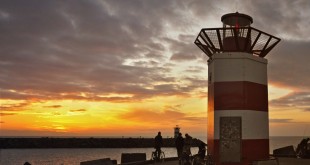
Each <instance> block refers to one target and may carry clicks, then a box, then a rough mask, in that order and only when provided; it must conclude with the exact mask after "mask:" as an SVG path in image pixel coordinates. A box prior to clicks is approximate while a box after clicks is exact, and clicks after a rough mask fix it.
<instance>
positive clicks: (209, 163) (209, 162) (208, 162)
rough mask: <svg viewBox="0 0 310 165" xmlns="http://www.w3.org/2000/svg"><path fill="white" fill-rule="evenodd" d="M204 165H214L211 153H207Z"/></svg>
mask: <svg viewBox="0 0 310 165" xmlns="http://www.w3.org/2000/svg"><path fill="white" fill-rule="evenodd" d="M206 165H214V161H213V158H212V155H211V154H207V159H206Z"/></svg>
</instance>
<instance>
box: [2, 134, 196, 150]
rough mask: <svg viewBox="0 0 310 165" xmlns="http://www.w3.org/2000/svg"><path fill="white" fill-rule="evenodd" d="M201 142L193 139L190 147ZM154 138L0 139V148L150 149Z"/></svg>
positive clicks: (168, 141)
mask: <svg viewBox="0 0 310 165" xmlns="http://www.w3.org/2000/svg"><path fill="white" fill-rule="evenodd" d="M201 142H202V141H201V140H199V139H193V141H192V147H197V146H198V145H199V144H200V143H201ZM151 147H154V138H50V137H42V138H0V148H1V149H8V148H151ZM163 147H175V139H174V138H163Z"/></svg>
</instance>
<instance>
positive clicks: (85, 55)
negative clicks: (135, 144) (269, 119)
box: [0, 0, 310, 110]
mask: <svg viewBox="0 0 310 165" xmlns="http://www.w3.org/2000/svg"><path fill="white" fill-rule="evenodd" d="M236 3H238V2H236ZM236 6H238V8H239V9H240V12H243V13H246V14H249V15H251V16H253V19H254V24H253V27H255V28H258V29H260V30H262V31H266V32H268V33H270V34H273V35H275V36H277V37H280V38H281V39H282V41H281V42H280V43H279V45H277V47H275V48H274V50H272V51H271V52H270V54H269V55H268V56H267V57H266V58H267V59H268V60H269V65H268V67H269V68H268V71H269V80H270V82H272V83H274V84H279V85H283V86H286V87H289V88H294V89H295V90H296V91H306V92H309V91H310V89H309V85H308V84H310V78H309V76H306V75H308V73H310V70H309V67H307V66H308V61H310V59H309V58H310V57H309V56H308V54H309V53H308V52H310V49H309V46H308V45H310V38H309V36H310V32H309V30H308V29H307V28H306V27H309V21H306V20H308V17H309V14H310V13H309V12H304V11H307V10H308V8H309V7H310V2H308V1H296V2H295V1H289V0H286V1H279V0H276V1H272V2H270V1H266V0H264V1H247V2H243V3H238V5H236ZM235 11H236V8H235V6H234V5H232V4H231V2H227V1H223V0H220V1H203V0H198V1H196V0H195V1H194V0H170V1H158V0H148V1H141V0H131V1H125V2H124V1H119V0H106V1H99V0H94V1H70V0H69V1H49V2H44V3H43V2H40V1H35V0H29V1H27V2H19V1H14V0H10V1H3V2H2V3H1V7H0V23H1V27H0V35H1V41H0V70H1V74H0V86H1V98H2V99H13V100H33V99H37V100H49V99H54V100H57V99H59V100H62V99H68V100H69V99H77V100H94V101H106V102H137V101H142V100H145V99H149V98H152V97H158V96H163V97H165V96H191V93H192V92H195V91H198V89H199V90H200V89H201V88H206V86H207V80H206V79H205V78H206V76H205V75H199V74H202V72H201V70H203V69H204V68H202V67H199V66H197V65H196V63H199V64H202V63H203V62H204V64H205V66H207V64H206V62H205V60H206V56H205V55H203V53H202V51H201V50H200V49H199V48H198V47H197V46H196V45H195V44H194V43H193V42H194V40H195V38H196V35H197V34H198V32H199V30H200V29H201V28H212V27H218V26H221V22H220V17H221V16H222V15H223V14H226V13H228V12H235ZM270 25H272V28H271V26H270ZM183 62H192V63H193V64H192V65H191V66H189V67H188V68H182V69H183V70H184V71H185V73H184V74H186V75H185V76H184V75H181V74H175V73H174V72H175V71H176V67H178V66H180V64H181V63H183ZM194 74H195V75H194ZM183 81H186V84H184V83H183ZM111 94H118V96H113V97H111V96H110V95H111ZM201 96H202V97H206V92H202V93H201ZM272 104H278V103H276V102H273V103H272ZM281 104H284V103H281ZM292 104H294V105H296V103H293V102H292ZM305 104H306V103H305ZM305 106H306V107H305V108H304V109H305V110H306V109H307V106H308V105H307V104H306V105H305ZM11 108H13V107H11ZM16 108H17V107H16ZM50 108H52V107H50ZM54 108H56V107H54Z"/></svg>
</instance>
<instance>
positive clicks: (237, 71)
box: [195, 12, 280, 165]
mask: <svg viewBox="0 0 310 165" xmlns="http://www.w3.org/2000/svg"><path fill="white" fill-rule="evenodd" d="M221 21H222V23H223V27H222V28H204V29H201V31H200V32H199V34H198V36H197V38H196V40H195V44H196V45H197V46H198V47H199V48H200V49H201V50H202V51H203V52H204V53H205V54H206V55H207V56H208V57H209V60H208V127H207V129H208V134H207V136H208V153H209V154H211V156H212V157H213V160H214V161H215V163H216V164H217V165H248V164H250V163H252V162H253V161H254V160H262V159H268V158H269V121H268V84H267V59H266V58H265V57H266V55H267V54H268V53H269V52H270V51H271V50H272V49H273V48H274V47H275V46H276V45H277V44H278V43H279V42H280V39H279V38H277V37H275V36H272V35H270V34H268V33H265V32H263V31H261V30H258V29H255V28H253V27H251V24H252V23H253V19H252V17H250V16H249V15H246V14H242V13H238V12H236V13H229V14H225V15H223V16H222V18H221Z"/></svg>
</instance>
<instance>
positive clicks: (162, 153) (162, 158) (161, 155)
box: [159, 151, 165, 162]
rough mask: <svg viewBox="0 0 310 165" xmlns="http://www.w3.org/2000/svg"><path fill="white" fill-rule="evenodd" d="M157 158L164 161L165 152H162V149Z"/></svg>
mask: <svg viewBox="0 0 310 165" xmlns="http://www.w3.org/2000/svg"><path fill="white" fill-rule="evenodd" d="M159 160H160V161H161V162H164V161H165V153H164V152H163V151H161V152H160V156H159Z"/></svg>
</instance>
